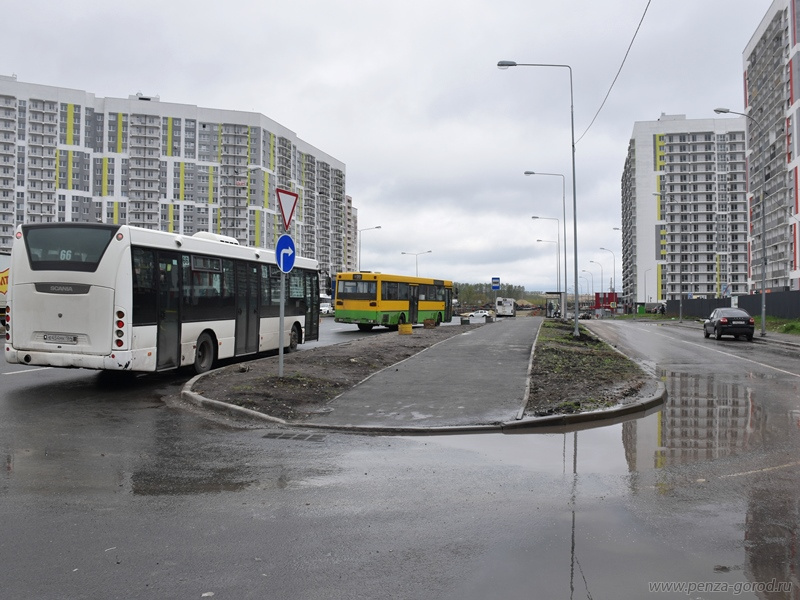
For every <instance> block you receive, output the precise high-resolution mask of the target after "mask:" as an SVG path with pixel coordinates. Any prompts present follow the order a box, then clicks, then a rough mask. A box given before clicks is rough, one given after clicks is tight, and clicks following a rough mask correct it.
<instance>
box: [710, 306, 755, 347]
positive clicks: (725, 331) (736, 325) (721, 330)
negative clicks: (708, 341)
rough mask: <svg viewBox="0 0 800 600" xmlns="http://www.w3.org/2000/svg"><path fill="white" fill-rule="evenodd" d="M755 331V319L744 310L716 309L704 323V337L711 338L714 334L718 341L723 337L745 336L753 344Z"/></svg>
mask: <svg viewBox="0 0 800 600" xmlns="http://www.w3.org/2000/svg"><path fill="white" fill-rule="evenodd" d="M755 330H756V325H755V321H754V320H753V317H751V316H750V313H748V312H747V311H746V310H744V309H742V308H716V309H714V312H712V313H711V316H710V317H708V318H707V319H706V320H705V323H703V335H704V336H705V337H710V336H711V334H712V333H713V334H714V337H715V338H716V339H720V338H721V337H722V336H723V335H732V336H733V337H739V336H741V335H743V336H746V337H747V341H748V342H752V341H753V333H754V332H755Z"/></svg>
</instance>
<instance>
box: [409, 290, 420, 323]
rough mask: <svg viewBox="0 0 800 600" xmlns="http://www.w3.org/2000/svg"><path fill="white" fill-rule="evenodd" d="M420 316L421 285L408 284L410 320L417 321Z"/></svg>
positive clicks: (410, 321) (411, 321)
mask: <svg viewBox="0 0 800 600" xmlns="http://www.w3.org/2000/svg"><path fill="white" fill-rule="evenodd" d="M418 318H419V286H418V285H410V286H408V322H409V323H416V322H417V319H418Z"/></svg>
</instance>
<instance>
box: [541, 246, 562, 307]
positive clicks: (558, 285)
mask: <svg viewBox="0 0 800 600" xmlns="http://www.w3.org/2000/svg"><path fill="white" fill-rule="evenodd" d="M536 241H537V242H538V243H540V244H555V245H556V287H558V290H556V291H557V292H558V299H559V301H560V300H562V298H561V282H560V281H559V275H558V259H559V258H560V257H561V255H560V254H559V252H558V242H557V241H555V240H536ZM564 292H565V293H566V290H564ZM563 308H564V310H566V309H567V306H566V305H564V307H563Z"/></svg>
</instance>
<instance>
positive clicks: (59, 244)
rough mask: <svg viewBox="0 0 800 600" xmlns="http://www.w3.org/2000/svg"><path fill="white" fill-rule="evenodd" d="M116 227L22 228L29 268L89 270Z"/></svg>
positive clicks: (95, 267)
mask: <svg viewBox="0 0 800 600" xmlns="http://www.w3.org/2000/svg"><path fill="white" fill-rule="evenodd" d="M117 229H118V227H116V226H111V227H107V226H91V225H75V226H72V227H70V226H66V227H65V226H63V224H62V226H61V227H58V228H54V227H46V226H44V227H37V226H35V225H29V226H26V227H23V228H22V231H23V235H24V239H25V248H26V249H27V252H28V261H29V262H30V266H31V270H33V271H87V272H90V273H93V272H95V271H96V270H97V265H98V264H99V263H100V259H101V258H102V257H103V253H104V252H105V251H106V248H107V247H108V244H109V243H110V242H111V238H112V236H113V235H114V232H116V231H117Z"/></svg>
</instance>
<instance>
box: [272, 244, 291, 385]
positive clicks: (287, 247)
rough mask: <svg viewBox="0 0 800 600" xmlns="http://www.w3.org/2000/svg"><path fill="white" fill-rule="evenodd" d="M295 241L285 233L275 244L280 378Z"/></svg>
mask: <svg viewBox="0 0 800 600" xmlns="http://www.w3.org/2000/svg"><path fill="white" fill-rule="evenodd" d="M294 259H295V251H294V240H293V239H292V236H290V235H289V234H288V233H284V234H283V235H282V236H281V237H279V238H278V243H277V244H275V260H276V261H277V263H278V268H279V269H280V270H281V299H280V303H281V307H280V312H279V315H280V317H279V319H278V327H279V332H278V377H283V329H284V320H285V315H286V309H285V307H286V273H289V272H291V270H292V269H293V268H294Z"/></svg>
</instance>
